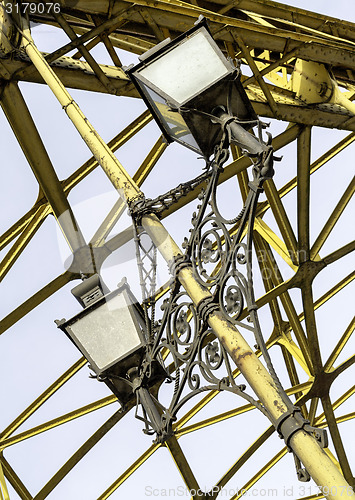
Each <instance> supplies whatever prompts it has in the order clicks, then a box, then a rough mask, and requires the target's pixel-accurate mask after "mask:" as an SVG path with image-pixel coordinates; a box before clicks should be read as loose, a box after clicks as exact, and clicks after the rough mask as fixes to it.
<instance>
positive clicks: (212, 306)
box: [196, 297, 219, 323]
mask: <svg viewBox="0 0 355 500" xmlns="http://www.w3.org/2000/svg"><path fill="white" fill-rule="evenodd" d="M217 310H219V305H218V304H217V302H216V301H215V299H214V298H213V297H205V298H204V299H202V300H200V302H199V303H198V304H197V306H196V312H197V316H198V317H199V318H201V319H202V322H203V323H207V320H208V317H209V315H210V314H212V313H213V312H214V311H217Z"/></svg>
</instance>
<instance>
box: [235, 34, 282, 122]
mask: <svg viewBox="0 0 355 500" xmlns="http://www.w3.org/2000/svg"><path fill="white" fill-rule="evenodd" d="M231 34H232V36H233V38H234V40H235V41H236V42H237V44H238V46H239V48H240V50H241V51H242V54H243V56H244V57H245V59H246V61H247V63H248V65H249V67H250V69H251V70H252V72H253V74H254V76H255V79H256V81H257V82H258V84H259V85H260V88H261V90H262V91H263V94H264V95H265V98H266V100H267V102H268V105H269V106H270V109H271V111H272V114H273V115H274V117H275V118H277V116H278V111H277V104H276V102H275V99H274V97H273V95H272V94H271V92H270V90H269V87H268V86H267V85H266V83H265V82H264V80H263V77H262V76H261V75H260V73H259V70H258V67H257V65H256V64H255V62H254V59H253V58H252V56H251V54H250V52H249V50H248V48H247V46H246V45H245V43H244V41H243V39H242V37H241V36H238V35H237V34H235V33H234V32H233V31H232V32H231Z"/></svg>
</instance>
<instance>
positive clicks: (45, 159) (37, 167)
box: [0, 82, 85, 252]
mask: <svg viewBox="0 0 355 500" xmlns="http://www.w3.org/2000/svg"><path fill="white" fill-rule="evenodd" d="M0 104H1V107H2V108H3V111H4V113H5V116H6V118H7V119H8V121H9V123H10V125H11V128H12V130H13V131H14V134H15V136H16V138H17V140H18V142H19V144H20V146H21V148H22V150H23V152H24V154H25V156H26V158H27V160H28V162H29V164H30V167H31V169H32V170H33V173H34V174H35V176H36V178H37V180H38V183H39V184H40V186H41V188H42V190H43V193H44V194H45V196H46V198H47V200H48V202H49V203H50V205H51V207H52V210H53V213H54V214H55V216H56V219H57V221H58V224H59V226H60V228H61V230H62V232H63V234H64V237H65V239H66V240H67V242H68V245H69V247H70V248H71V250H72V252H75V251H76V250H77V249H78V248H80V247H82V246H84V245H85V240H84V237H83V236H82V234H81V231H80V229H79V226H78V224H77V222H76V220H75V217H74V214H73V211H72V209H71V207H70V205H69V203H68V200H67V198H66V196H65V195H64V192H63V188H62V185H61V183H60V182H59V179H58V177H57V174H56V173H55V170H54V168H53V165H52V163H51V160H50V159H49V156H48V154H47V151H46V149H45V147H44V145H43V142H42V140H41V137H40V135H39V133H38V131H37V128H36V125H35V123H34V121H33V119H32V116H31V114H30V112H29V110H28V108H27V105H26V103H25V101H24V99H23V97H22V94H21V92H20V90H19V88H18V85H17V84H16V83H11V82H10V83H8V84H7V85H5V87H4V89H3V92H2V95H1V98H0Z"/></svg>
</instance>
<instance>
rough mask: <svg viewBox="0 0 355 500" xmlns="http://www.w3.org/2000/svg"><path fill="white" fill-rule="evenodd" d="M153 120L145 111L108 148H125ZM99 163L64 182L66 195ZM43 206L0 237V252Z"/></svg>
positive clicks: (86, 165) (88, 165)
mask: <svg viewBox="0 0 355 500" xmlns="http://www.w3.org/2000/svg"><path fill="white" fill-rule="evenodd" d="M151 119H152V116H151V114H150V113H149V111H145V112H144V113H142V114H141V115H140V116H139V117H138V118H136V119H135V120H134V121H133V122H132V123H131V124H130V125H128V126H127V127H125V128H124V129H123V130H122V131H121V132H120V133H119V134H117V135H116V136H115V137H114V138H113V139H112V140H111V141H110V142H109V143H108V146H109V147H110V148H111V149H112V151H116V150H117V149H118V148H120V147H121V146H123V145H124V144H125V143H126V142H127V141H128V140H129V139H131V138H132V137H133V136H134V135H135V134H137V133H138V132H139V131H140V130H141V129H142V128H143V127H144V126H145V125H146V124H148V123H149V122H150V121H151ZM97 166H98V163H97V161H96V159H95V158H94V157H91V158H90V159H89V160H87V161H86V162H85V163H84V164H83V165H82V166H81V167H79V168H78V169H77V170H76V171H75V172H74V173H73V174H72V175H70V176H69V177H68V178H67V179H65V180H64V181H63V182H62V186H63V189H64V193H65V194H66V195H68V194H69V192H70V191H71V189H73V188H74V187H75V186H77V185H78V183H79V182H80V181H81V180H82V179H84V178H85V177H86V176H87V175H89V174H90V173H91V172H92V171H93V170H94V169H95V168H96V167H97ZM43 206H46V207H49V204H48V202H47V200H46V199H44V198H43V199H41V200H39V201H37V202H36V204H35V205H34V206H33V207H32V208H31V209H30V210H29V211H28V212H27V214H25V215H24V216H23V217H21V219H19V221H18V222H17V223H16V224H14V225H13V226H12V227H11V228H9V229H8V230H7V231H6V232H5V233H4V234H3V235H2V236H1V237H0V250H2V248H4V247H5V246H6V245H7V244H8V243H10V242H11V241H12V240H13V239H14V238H16V236H18V235H19V234H20V233H21V231H23V229H24V228H25V227H26V225H27V224H29V223H30V222H31V220H32V219H33V217H35V215H36V213H37V211H38V210H40V209H41V210H42V209H43Z"/></svg>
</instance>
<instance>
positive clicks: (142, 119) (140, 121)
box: [63, 111, 152, 194]
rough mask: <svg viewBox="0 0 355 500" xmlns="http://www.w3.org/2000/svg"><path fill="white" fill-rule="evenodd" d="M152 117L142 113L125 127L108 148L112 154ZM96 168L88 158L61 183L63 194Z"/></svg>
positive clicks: (148, 113) (96, 163) (94, 163)
mask: <svg viewBox="0 0 355 500" xmlns="http://www.w3.org/2000/svg"><path fill="white" fill-rule="evenodd" d="M151 120H152V116H151V114H150V112H149V111H144V113H142V114H141V115H140V116H138V117H137V118H136V119H135V120H133V122H132V123H130V124H129V125H127V127H125V128H124V129H123V130H122V131H121V132H119V133H118V134H117V135H116V136H115V137H114V138H113V139H112V140H111V141H110V142H108V144H107V145H108V147H109V148H110V149H111V150H112V151H113V152H114V151H117V149H119V148H120V147H122V146H123V145H124V144H126V142H127V141H129V140H130V139H132V137H134V136H135V135H136V134H137V133H138V132H139V131H140V130H142V129H143V128H144V127H145V126H146V125H147V124H148V123H149V122H150V121H151ZM97 166H98V161H97V160H96V158H95V157H94V156H92V157H91V158H89V159H88V160H87V161H86V162H85V163H83V165H81V167H79V168H78V169H77V170H76V171H75V172H74V173H73V174H71V175H70V176H69V177H68V178H67V179H66V180H65V181H63V188H64V192H65V193H66V194H68V193H69V192H70V191H71V190H72V189H73V188H74V187H75V186H77V185H78V184H79V182H80V181H82V180H83V179H84V178H85V177H86V176H87V175H89V174H90V173H91V172H92V171H93V170H94V169H95V168H96V167H97Z"/></svg>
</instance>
